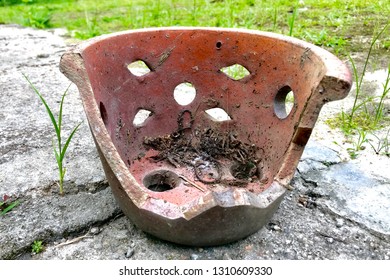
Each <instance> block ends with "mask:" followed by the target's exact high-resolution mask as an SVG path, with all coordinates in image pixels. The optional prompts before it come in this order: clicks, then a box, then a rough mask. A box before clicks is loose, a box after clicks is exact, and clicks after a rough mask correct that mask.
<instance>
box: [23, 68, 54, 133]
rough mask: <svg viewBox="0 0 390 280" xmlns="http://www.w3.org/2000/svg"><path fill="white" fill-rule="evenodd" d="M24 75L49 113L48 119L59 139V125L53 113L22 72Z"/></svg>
mask: <svg viewBox="0 0 390 280" xmlns="http://www.w3.org/2000/svg"><path fill="white" fill-rule="evenodd" d="M22 75H23V76H24V78H25V79H26V80H27V82H28V83H29V84H30V86H31V87H32V89H33V90H34V91H35V93H36V94H37V95H38V97H39V98H40V99H41V101H42V103H43V105H44V106H45V108H46V111H47V113H48V114H49V117H50V120H51V122H52V124H53V126H54V129H55V131H56V134H57V138H58V139H61V132H60V130H59V127H58V125H57V121H56V119H55V118H54V115H53V113H52V111H51V110H50V107H49V105H47V103H46V100H45V99H44V98H43V96H42V95H41V94H40V93H39V91H38V90H37V89H36V87H35V86H34V85H33V84H32V83H31V81H30V80H29V79H28V78H27V76H26V75H25V74H22Z"/></svg>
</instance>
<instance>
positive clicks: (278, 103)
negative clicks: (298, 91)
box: [274, 86, 295, 119]
mask: <svg viewBox="0 0 390 280" xmlns="http://www.w3.org/2000/svg"><path fill="white" fill-rule="evenodd" d="M294 104H295V97H294V92H293V91H292V90H291V88H290V87H289V86H284V87H282V88H281V89H280V90H279V91H278V93H277V94H276V96H275V101H274V111H275V114H276V116H277V117H278V118H279V119H285V118H287V117H288V115H290V113H291V111H292V109H293V108H294Z"/></svg>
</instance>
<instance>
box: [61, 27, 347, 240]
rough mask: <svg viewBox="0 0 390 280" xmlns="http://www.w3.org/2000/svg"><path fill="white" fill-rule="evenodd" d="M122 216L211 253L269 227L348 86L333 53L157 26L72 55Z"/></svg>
mask: <svg viewBox="0 0 390 280" xmlns="http://www.w3.org/2000/svg"><path fill="white" fill-rule="evenodd" d="M60 68H61V71H62V72H63V73H64V74H65V75H66V76H67V77H68V78H69V79H70V80H72V81H73V82H74V83H75V84H76V85H77V87H78V89H79V91H80V95H81V98H82V102H83V105H84V109H85V112H86V115H87V118H88V122H89V126H90V129H91V131H92V135H93V138H94V140H95V143H96V147H97V149H98V152H99V155H100V158H101V161H102V164H103V167H104V171H105V173H106V176H107V179H108V181H109V183H110V186H111V188H112V191H113V193H114V195H115V197H116V199H117V201H118V203H119V205H120V207H121V209H122V210H123V212H124V213H125V214H126V215H127V216H128V217H129V219H130V220H131V221H132V222H134V224H136V225H137V226H138V227H139V228H140V229H142V230H144V231H145V232H148V233H150V234H152V235H155V236H157V237H159V238H162V239H165V240H169V241H172V242H175V243H180V244H186V245H194V246H208V245H218V244H224V243H228V242H232V241H235V240H237V239H240V238H243V237H246V236H248V235H250V234H252V233H254V232H256V231H257V230H259V229H260V228H261V227H262V226H263V225H264V224H266V223H267V222H268V221H269V219H270V217H271V216H272V214H273V213H274V212H275V211H276V210H277V208H278V206H279V204H280V202H281V200H282V198H283V195H284V194H285V192H286V186H288V184H289V182H290V180H291V178H292V177H293V175H294V172H295V169H296V166H297V164H298V161H299V159H300V157H301V154H302V152H303V149H304V147H305V145H306V143H307V141H308V139H309V137H310V134H311V131H312V129H313V126H314V124H315V122H316V120H317V117H318V114H319V112H320V109H321V107H322V106H323V105H324V104H325V103H326V102H328V101H332V100H337V99H341V98H343V97H345V96H346V95H347V94H348V92H349V90H350V88H351V75H350V72H349V71H348V69H347V67H346V66H345V65H344V64H343V63H342V62H341V61H340V60H338V59H337V58H336V57H335V56H333V55H332V54H330V53H329V52H327V51H325V50H323V49H321V48H319V47H316V46H314V45H312V44H309V43H306V42H303V41H300V40H297V39H294V38H291V37H286V36H282V35H277V34H272V33H265V32H259V31H249V30H240V29H221V28H154V29H143V30H132V31H127V32H120V33H114V34H110V35H105V36H100V37H97V38H94V39H91V40H88V41H86V42H83V43H81V44H80V45H78V46H77V47H75V48H74V49H73V50H71V51H68V52H67V53H65V54H64V55H63V57H62V59H61V63H60Z"/></svg>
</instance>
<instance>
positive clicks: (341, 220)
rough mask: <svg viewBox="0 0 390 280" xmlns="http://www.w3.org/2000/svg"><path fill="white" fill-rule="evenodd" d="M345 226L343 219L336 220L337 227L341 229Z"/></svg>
mask: <svg viewBox="0 0 390 280" xmlns="http://www.w3.org/2000/svg"><path fill="white" fill-rule="evenodd" d="M343 225H344V220H343V219H336V227H338V228H341V227H342V226H343Z"/></svg>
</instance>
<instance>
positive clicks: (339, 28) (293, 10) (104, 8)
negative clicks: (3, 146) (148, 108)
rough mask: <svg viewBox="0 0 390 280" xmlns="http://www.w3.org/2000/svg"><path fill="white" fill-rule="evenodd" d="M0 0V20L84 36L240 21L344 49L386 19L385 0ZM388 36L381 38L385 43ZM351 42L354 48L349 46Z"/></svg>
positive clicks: (228, 24)
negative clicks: (145, 28) (357, 35)
mask: <svg viewBox="0 0 390 280" xmlns="http://www.w3.org/2000/svg"><path fill="white" fill-rule="evenodd" d="M304 3H305V4H301V3H300V2H299V1H286V0H275V1H255V0H182V1H180V0H153V1H151V0H149V1H147V0H132V1H127V0H116V1H99V0H79V1H75V0H73V1H72V0H64V1H60V0H49V1H43V0H19V1H17V0H0V23H18V24H22V25H26V26H33V27H37V28H48V27H65V28H67V29H68V30H69V32H70V33H71V34H72V36H74V37H77V38H81V39H87V38H90V37H94V36H97V35H100V34H103V33H111V32H115V31H119V30H127V29H136V28H144V27H160V26H217V27H240V28H250V29H258V30H264V31H272V32H277V33H282V34H285V35H292V36H294V37H297V38H301V39H305V40H307V41H311V42H313V43H315V44H318V45H320V46H324V47H326V48H328V49H330V50H331V51H334V52H337V53H343V54H346V53H347V51H346V50H347V49H348V47H349V46H350V45H351V44H352V43H351V42H350V39H351V38H353V37H354V36H356V34H359V35H368V34H372V32H373V30H374V28H375V27H376V26H381V25H384V24H385V23H386V22H388V20H389V19H388V16H387V15H388V14H390V2H389V1H387V0H379V1H374V0H369V1H363V0H351V1H347V0H343V1H341V0H333V1H325V0H320V1H318V0H305V1H304ZM388 45H389V42H388V40H387V41H385V42H383V46H384V47H385V46H387V49H388ZM350 47H351V48H355V47H353V46H350Z"/></svg>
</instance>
